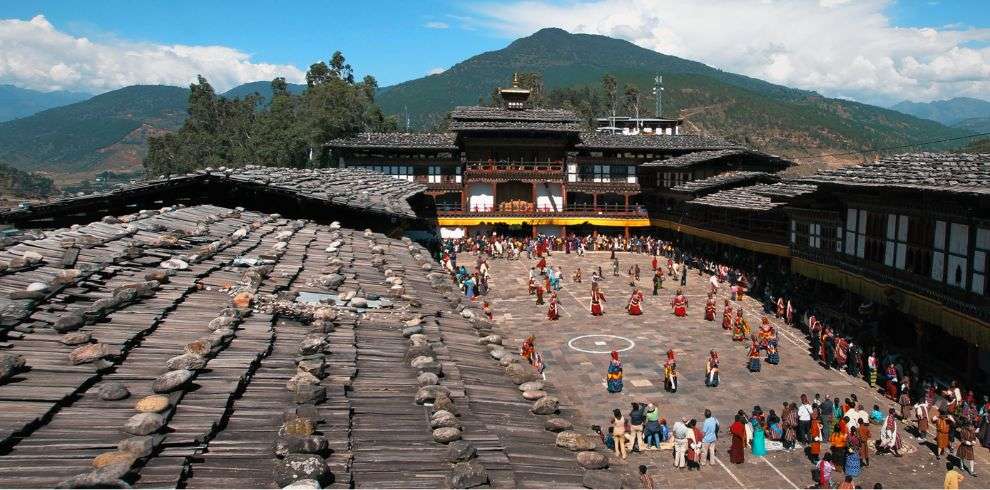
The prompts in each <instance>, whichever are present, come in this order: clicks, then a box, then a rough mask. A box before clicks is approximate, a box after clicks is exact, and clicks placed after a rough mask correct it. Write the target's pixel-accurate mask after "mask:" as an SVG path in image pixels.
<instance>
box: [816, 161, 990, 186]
mask: <svg viewBox="0 0 990 490" xmlns="http://www.w3.org/2000/svg"><path fill="white" fill-rule="evenodd" d="M800 180H801V181H802V182H807V183H813V184H828V185H836V186H841V187H857V188H863V189H867V188H897V189H908V190H921V191H929V192H944V193H952V194H971V195H979V196H985V195H987V194H990V154H986V153H984V154H971V153H927V152H926V153H904V154H901V155H894V156H889V157H884V158H881V159H880V160H877V161H876V162H873V163H867V164H863V165H855V166H851V167H843V168H837V169H829V170H824V171H821V172H819V173H817V174H815V175H811V176H808V177H804V178H802V179H800Z"/></svg>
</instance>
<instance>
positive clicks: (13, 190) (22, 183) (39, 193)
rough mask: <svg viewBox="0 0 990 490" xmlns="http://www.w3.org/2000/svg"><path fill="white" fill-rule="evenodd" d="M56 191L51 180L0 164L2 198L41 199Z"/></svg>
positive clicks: (0, 193) (0, 191)
mask: <svg viewBox="0 0 990 490" xmlns="http://www.w3.org/2000/svg"><path fill="white" fill-rule="evenodd" d="M56 191H57V189H56V188H55V183H54V182H53V181H52V179H51V178H49V177H46V176H44V175H38V174H34V173H28V172H25V171H23V170H18V169H16V168H14V167H11V166H9V165H4V164H3V163H0V195H2V196H7V197H27V198H43V197H49V196H51V195H53V194H55V192H56Z"/></svg>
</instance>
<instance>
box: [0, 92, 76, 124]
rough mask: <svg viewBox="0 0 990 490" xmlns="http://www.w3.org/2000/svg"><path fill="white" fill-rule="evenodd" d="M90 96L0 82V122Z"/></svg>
mask: <svg viewBox="0 0 990 490" xmlns="http://www.w3.org/2000/svg"><path fill="white" fill-rule="evenodd" d="M90 97H92V96H91V95H89V94H83V93H79V92H65V91H61V90H59V91H55V92H39V91H37V90H30V89H26V88H20V87H15V86H13V85H2V84H0V122H4V121H10V120H11V119H17V118H19V117H25V116H30V115H31V114H35V113H37V112H41V111H43V110H45V109H51V108H52V107H59V106H63V105H67V104H71V103H73V102H79V101H80V100H86V99H88V98H90Z"/></svg>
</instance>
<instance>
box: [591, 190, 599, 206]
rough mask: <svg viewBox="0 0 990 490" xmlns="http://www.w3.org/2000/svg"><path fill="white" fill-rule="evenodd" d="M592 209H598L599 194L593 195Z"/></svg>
mask: <svg viewBox="0 0 990 490" xmlns="http://www.w3.org/2000/svg"><path fill="white" fill-rule="evenodd" d="M591 209H593V210H594V209H598V193H597V192H595V193H592V194H591Z"/></svg>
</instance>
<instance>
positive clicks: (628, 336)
mask: <svg viewBox="0 0 990 490" xmlns="http://www.w3.org/2000/svg"><path fill="white" fill-rule="evenodd" d="M608 257H609V256H608V254H607V253H605V252H600V253H588V254H586V255H585V256H584V257H577V256H576V255H574V254H571V255H565V254H563V253H557V254H554V255H553V257H551V259H550V260H549V263H550V264H551V265H554V266H561V267H563V272H564V277H565V278H566V281H565V282H564V289H563V290H562V291H561V293H560V294H559V296H560V299H561V301H562V305H563V313H562V315H561V319H560V320H559V321H556V322H552V323H551V322H547V321H545V318H546V316H545V315H546V306H538V305H536V304H535V302H534V298H533V297H531V296H529V295H528V294H527V292H526V278H527V269H528V268H529V267H531V266H532V263H531V262H529V261H526V260H519V261H504V260H496V261H493V262H492V263H491V265H492V271H491V273H492V274H493V277H492V280H491V290H492V291H491V293H490V299H491V300H492V303H493V307H494V310H495V317H496V320H497V321H498V323H499V324H500V328H501V329H502V331H503V334H504V335H505V336H506V345H508V346H510V347H515V346H518V345H519V344H521V343H522V341H523V339H524V338H526V337H527V336H528V335H530V334H534V335H536V338H537V347H538V349H539V350H541V351H542V352H543V355H544V359H545V361H546V364H547V366H548V368H547V371H546V373H547V377H548V379H550V380H551V381H552V382H553V384H554V386H555V388H556V390H557V392H558V395H559V396H560V398H561V401H562V404H563V405H564V406H565V407H567V408H571V409H574V410H575V411H576V413H577V414H578V417H580V418H579V419H578V420H575V423H576V424H575V425H583V426H584V427H583V428H588V427H590V426H591V425H592V424H598V425H603V426H605V425H608V423H609V421H610V414H611V410H612V409H613V408H619V409H621V410H622V412H623V413H624V414H627V413H628V411H629V408H630V405H629V404H630V402H633V401H641V402H652V403H654V404H656V405H658V406H659V408H660V415H661V417H665V418H667V420H668V421H670V423H671V424H672V423H673V421H674V420H676V419H678V418H680V417H682V416H689V417H692V418H697V419H698V420H699V423H700V422H701V419H702V418H703V413H702V412H703V410H704V409H705V408H709V409H711V410H712V411H713V412H714V414H715V416H716V417H717V418H718V419H719V420H720V421H721V422H722V435H723V436H725V437H723V438H722V439H721V440H720V441H719V447H718V450H719V459H720V462H719V464H718V465H717V466H715V467H710V466H706V467H704V468H703V470H702V471H701V472H695V471H690V472H689V471H686V470H685V471H678V470H675V469H673V468H672V467H671V466H672V462H673V458H672V456H671V455H670V453H669V452H666V451H665V452H660V451H657V452H647V453H643V454H634V455H632V456H630V458H629V459H628V460H627V461H626V462H622V461H613V466H616V467H618V468H620V469H623V470H625V471H629V472H633V471H635V469H636V467H637V466H638V465H640V464H646V465H648V466H649V467H650V468H651V470H650V471H651V474H653V475H654V478H655V479H656V481H657V483H658V485H660V486H663V487H666V486H676V487H708V488H739V487H764V488H767V487H771V488H807V487H808V486H810V485H812V483H813V482H812V480H811V469H812V463H811V462H810V461H809V460H808V459H807V458H806V457H805V456H804V454H803V451H794V452H790V453H788V452H783V451H780V452H770V453H769V455H768V456H767V457H765V458H754V457H752V456H751V455H749V454H747V457H746V462H745V463H744V464H742V465H732V464H730V463H729V462H728V453H727V451H728V442H729V438H728V436H727V434H728V426H729V424H731V422H732V416H733V415H734V414H735V412H736V411H737V410H739V409H743V410H746V412H747V413H748V412H749V411H750V410H752V408H753V406H754V405H760V406H761V407H762V408H763V409H764V411H767V410H769V409H775V410H777V412H778V414H779V413H780V409H781V406H782V403H783V402H784V401H785V400H786V401H788V402H790V401H795V402H796V401H798V398H799V396H800V394H801V393H807V394H808V396H809V397H811V396H813V395H814V394H815V393H820V394H821V395H822V396H823V397H824V396H826V395H827V396H830V397H839V398H840V399H844V398H846V397H848V396H849V395H850V394H852V393H855V394H856V395H857V396H858V398H859V400H860V401H861V402H863V404H864V405H865V406H866V408H867V410H869V409H870V408H872V406H873V404H875V403H876V404H879V405H880V407H881V409H882V410H883V411H884V412H886V410H887V408H888V407H890V406H891V403H889V402H888V401H886V400H885V399H882V398H881V397H880V396H878V394H877V393H875V392H873V391H872V390H871V389H870V388H869V386H868V385H867V384H866V383H865V382H864V381H862V380H860V379H856V378H852V377H850V376H848V375H846V374H844V373H841V372H838V371H835V370H826V369H824V368H822V367H820V366H819V365H818V364H817V363H816V362H814V360H812V358H811V357H810V356H809V355H808V343H807V340H806V338H805V336H804V335H803V333H802V332H800V331H799V330H797V329H794V328H790V327H786V326H785V327H780V326H778V332H780V336H781V347H780V353H781V364H780V365H777V366H771V365H768V364H766V363H764V364H763V370H762V372H759V373H750V372H749V371H748V370H746V361H747V352H748V347H747V346H746V345H748V343H743V342H733V341H732V339H731V333H730V332H729V331H726V330H723V329H722V328H721V317H722V313H721V310H722V307H721V304H722V299H724V298H725V297H726V295H727V293H728V291H727V288H725V287H723V291H721V292H720V293H721V294H720V297H719V300H718V303H719V308H718V314H717V317H716V321H715V322H708V321H705V320H704V306H705V299H706V287H707V281H708V276H704V277H699V276H698V274H697V271H696V270H692V271H691V272H690V273H689V275H688V285H687V287H686V288H684V292H685V294H686V295H687V297H688V299H689V302H690V308H689V310H688V316H687V317H686V318H678V317H675V316H674V315H673V314H672V313H671V308H670V300H671V297H672V296H673V294H674V289H676V287H677V286H676V285H675V284H674V281H670V280H668V281H665V283H664V284H665V289H663V290H661V292H660V295H659V296H656V297H654V296H650V293H651V292H652V275H651V274H652V272H651V271H650V264H649V262H650V257H648V256H646V255H638V254H627V253H620V254H619V261H620V266H621V267H620V268H621V270H622V271H623V273H622V276H621V277H612V276H611V265H610V263H609V258H608ZM467 259H468V257H466V256H465V257H463V258H462V260H467ZM633 263H638V264H639V266H640V269H641V271H642V280H641V282H640V284H641V287H642V288H643V291H644V293H645V294H646V295H647V296H646V302H645V305H644V314H643V315H642V316H639V317H633V316H630V315H628V314H626V312H625V310H624V306H625V304H626V301H627V299H628V297H629V294H630V291H631V289H630V286H629V278H628V277H627V276H625V273H624V271H625V270H627V269H628V268H629V266H631V265H632V264H633ZM599 265H600V266H601V267H602V270H603V271H605V274H606V277H605V280H604V282H603V283H602V286H603V290H604V292H605V294H606V296H607V298H608V302H607V305H606V312H605V315H604V316H603V317H598V318H595V317H592V316H591V314H590V312H589V310H588V301H589V298H590V287H591V281H590V278H591V270H592V269H593V268H596V267H598V266H599ZM576 267H581V269H582V272H583V274H582V275H583V277H584V282H583V283H581V284H575V283H573V282H570V278H571V275H572V273H573V271H574V269H575V268H576ZM743 305H744V308H745V310H746V313H747V315H746V316H747V319H748V320H749V322H750V325H752V326H753V328H754V329H756V328H758V325H759V323H760V318H761V317H762V315H763V311H762V306H761V305H760V304H759V303H758V302H756V301H754V300H751V299H750V300H747V301H745V302H744V303H743ZM771 320H773V319H772V318H771ZM589 335H603V336H615V337H584V338H580V337H582V336H589ZM619 337H621V338H619ZM633 344H634V345H633ZM744 344H746V345H744ZM612 349H616V350H622V349H627V350H624V351H623V352H622V361H623V367H624V377H625V389H624V390H623V391H622V393H619V394H610V393H608V392H607V391H606V390H605V381H604V377H605V369H606V367H607V365H608V354H607V353H608V352H609V351H610V350H612ZM667 349H674V351H675V352H676V354H677V360H678V368H679V371H680V387H679V389H678V392H677V393H674V394H671V393H667V392H665V391H664V389H663V369H662V364H663V361H664V359H665V355H664V353H665V352H666V351H667ZM710 349H716V350H717V351H718V352H719V354H720V356H721V385H720V386H719V387H717V388H708V387H706V386H705V385H704V369H705V360H706V359H707V355H708V351H709V350H710ZM871 429H872V432H873V435H874V438H879V436H878V433H879V427H878V426H877V425H875V424H874V425H872V426H871ZM904 441H905V445H906V446H907V447H908V451H909V452H910V453H911V454H907V455H905V456H904V457H902V458H894V457H893V456H891V455H881V456H874V459H873V460H872V465H871V466H870V467H866V468H864V469H863V472H862V474H861V475H860V477H859V478H857V479H856V483H857V484H860V485H862V486H863V487H864V488H871V487H872V486H873V483H874V482H881V483H883V484H884V486H885V487H887V488H893V487H929V488H932V487H938V488H941V484H942V478H943V476H944V472H945V468H944V461H943V462H941V463H939V462H937V461H935V459H934V456H933V455H932V453H931V451H930V450H929V449H928V448H926V447H924V446H920V447H919V445H918V444H917V443H916V442H915V439H913V438H911V437H909V436H908V435H907V434H906V433H905V434H904ZM977 457H978V462H977V469H978V470H980V466H982V468H983V469H985V468H987V466H986V464H987V463H986V462H987V451H986V450H983V449H978V456H977ZM839 478H842V475H841V474H837V475H835V476H834V477H833V479H839ZM984 479H987V481H988V482H990V476H987V477H981V478H978V479H973V478H969V477H967V481H966V482H965V484H964V486H966V487H970V488H973V487H979V486H984V484H983V482H984Z"/></svg>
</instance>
